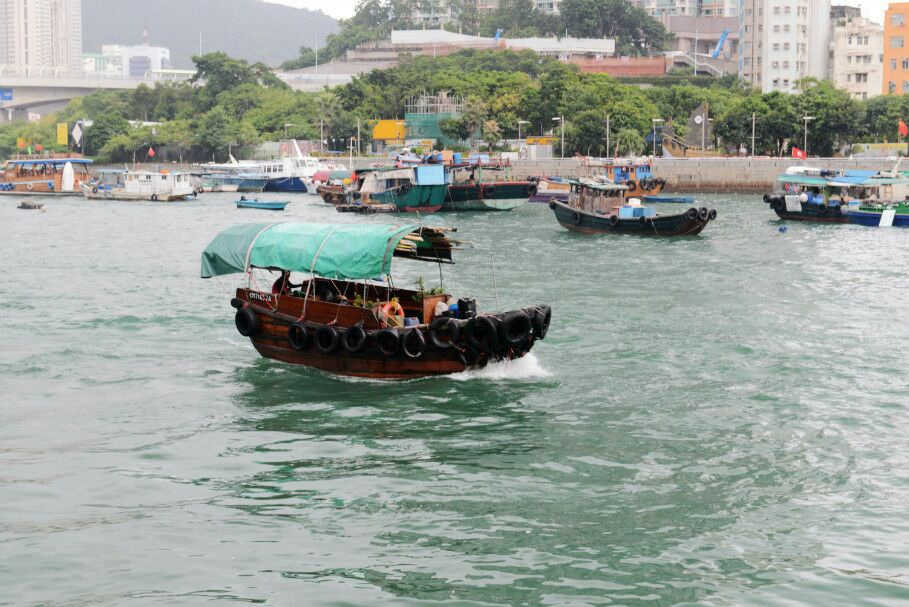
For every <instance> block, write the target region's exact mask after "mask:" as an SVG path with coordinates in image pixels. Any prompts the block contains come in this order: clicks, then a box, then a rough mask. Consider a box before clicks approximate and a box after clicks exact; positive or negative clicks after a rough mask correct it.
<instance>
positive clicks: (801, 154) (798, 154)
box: [792, 146, 808, 160]
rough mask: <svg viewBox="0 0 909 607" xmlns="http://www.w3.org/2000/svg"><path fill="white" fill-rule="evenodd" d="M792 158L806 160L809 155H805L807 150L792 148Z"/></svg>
mask: <svg viewBox="0 0 909 607" xmlns="http://www.w3.org/2000/svg"><path fill="white" fill-rule="evenodd" d="M792 157H793V158H799V159H801V160H804V159H806V158H808V154H806V153H805V150H802V149H799V148H797V147H795V146H792Z"/></svg>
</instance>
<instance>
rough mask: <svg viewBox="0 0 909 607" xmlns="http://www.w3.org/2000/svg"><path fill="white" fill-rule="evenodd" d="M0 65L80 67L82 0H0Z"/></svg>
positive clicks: (66, 70)
mask: <svg viewBox="0 0 909 607" xmlns="http://www.w3.org/2000/svg"><path fill="white" fill-rule="evenodd" d="M0 65H5V66H10V67H14V68H17V69H32V68H34V69H41V70H56V71H59V72H70V71H72V72H80V71H81V70H82V0H0Z"/></svg>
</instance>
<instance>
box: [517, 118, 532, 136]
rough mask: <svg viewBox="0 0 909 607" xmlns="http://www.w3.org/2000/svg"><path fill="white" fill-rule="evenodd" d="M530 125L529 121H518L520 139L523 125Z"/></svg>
mask: <svg viewBox="0 0 909 607" xmlns="http://www.w3.org/2000/svg"><path fill="white" fill-rule="evenodd" d="M522 124H530V121H529V120H518V139H521V125H522Z"/></svg>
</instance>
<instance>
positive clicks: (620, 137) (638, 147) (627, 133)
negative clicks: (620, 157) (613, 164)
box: [614, 129, 644, 156]
mask: <svg viewBox="0 0 909 607" xmlns="http://www.w3.org/2000/svg"><path fill="white" fill-rule="evenodd" d="M614 145H615V150H616V152H617V153H619V154H628V155H629V156H637V155H638V154H640V153H641V152H642V151H643V149H644V138H643V137H641V134H640V133H639V132H637V131H635V130H633V129H622V130H621V131H619V132H618V133H616V136H615V144H614Z"/></svg>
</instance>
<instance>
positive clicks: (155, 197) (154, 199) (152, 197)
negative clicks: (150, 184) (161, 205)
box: [151, 194, 158, 202]
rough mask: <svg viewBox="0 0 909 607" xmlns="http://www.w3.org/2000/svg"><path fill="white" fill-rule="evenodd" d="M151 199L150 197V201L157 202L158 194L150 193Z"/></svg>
mask: <svg viewBox="0 0 909 607" xmlns="http://www.w3.org/2000/svg"><path fill="white" fill-rule="evenodd" d="M151 199H152V202H158V195H157V194H152V195H151Z"/></svg>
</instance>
